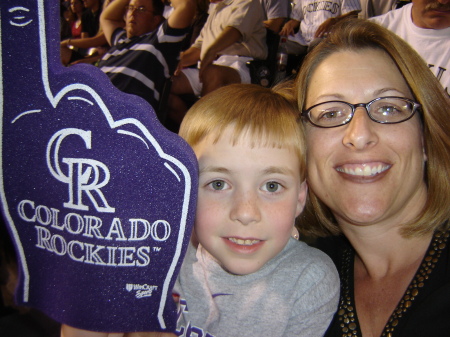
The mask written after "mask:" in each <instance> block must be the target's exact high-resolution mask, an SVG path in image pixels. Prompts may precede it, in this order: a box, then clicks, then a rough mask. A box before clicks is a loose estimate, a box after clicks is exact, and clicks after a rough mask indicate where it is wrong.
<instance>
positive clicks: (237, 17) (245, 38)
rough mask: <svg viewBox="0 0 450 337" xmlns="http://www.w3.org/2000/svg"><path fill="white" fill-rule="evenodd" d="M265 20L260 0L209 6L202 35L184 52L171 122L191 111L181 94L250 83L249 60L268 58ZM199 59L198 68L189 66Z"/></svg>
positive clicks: (175, 79) (175, 80) (226, 0)
mask: <svg viewBox="0 0 450 337" xmlns="http://www.w3.org/2000/svg"><path fill="white" fill-rule="evenodd" d="M263 21H264V13H263V9H262V6H261V3H260V2H259V0H235V1H230V0H223V1H217V2H216V3H212V4H211V5H210V13H209V16H208V19H207V21H206V23H205V25H204V26H203V29H202V30H201V32H200V36H199V37H198V38H197V40H196V41H195V43H194V44H193V45H192V46H191V47H190V48H189V49H188V50H186V51H185V52H183V53H181V56H180V62H179V65H178V68H177V70H176V71H175V76H174V77H173V82H172V88H171V93H170V96H169V100H168V102H169V105H168V115H169V118H170V120H171V121H173V122H175V123H176V124H179V123H181V121H182V119H183V117H184V115H185V113H186V111H187V110H188V106H187V104H186V103H185V102H184V100H183V99H182V97H181V95H185V94H191V95H192V94H193V95H195V96H204V95H206V94H207V93H209V92H212V91H214V90H216V89H217V88H220V87H222V86H224V85H228V84H232V83H250V82H251V79H250V71H249V68H248V66H247V62H248V61H250V60H252V59H253V58H257V59H265V58H266V57H267V46H266V43H265V38H266V30H265V28H264V25H263ZM198 61H200V67H199V68H188V67H189V66H192V65H195V64H197V63H198Z"/></svg>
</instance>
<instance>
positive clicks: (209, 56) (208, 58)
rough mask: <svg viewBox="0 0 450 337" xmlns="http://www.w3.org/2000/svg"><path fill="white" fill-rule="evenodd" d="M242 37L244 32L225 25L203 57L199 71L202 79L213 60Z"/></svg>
mask: <svg viewBox="0 0 450 337" xmlns="http://www.w3.org/2000/svg"><path fill="white" fill-rule="evenodd" d="M240 39H242V34H241V32H240V31H239V30H238V29H236V28H234V27H231V26H228V27H225V29H224V30H223V31H222V33H220V35H219V36H218V37H217V39H216V40H215V41H214V42H213V43H212V44H211V46H210V47H209V48H208V50H207V51H206V53H205V54H204V55H203V58H202V59H201V63H200V73H199V76H200V80H201V79H202V74H203V72H204V70H205V69H206V68H207V67H208V66H209V65H210V64H212V63H213V61H214V60H215V59H216V58H217V55H219V53H220V52H221V51H222V50H224V49H225V48H227V47H229V46H231V45H232V44H233V43H235V42H238V41H239V40H240Z"/></svg>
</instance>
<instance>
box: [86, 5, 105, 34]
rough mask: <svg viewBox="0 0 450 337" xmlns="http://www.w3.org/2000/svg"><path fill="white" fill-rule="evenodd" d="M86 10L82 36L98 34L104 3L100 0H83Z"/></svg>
mask: <svg viewBox="0 0 450 337" xmlns="http://www.w3.org/2000/svg"><path fill="white" fill-rule="evenodd" d="M83 3H84V7H85V8H86V10H85V11H84V12H83V16H82V19H81V20H82V21H83V34H82V37H92V36H95V35H97V33H98V31H99V28H100V15H101V14H102V4H101V2H100V0H83Z"/></svg>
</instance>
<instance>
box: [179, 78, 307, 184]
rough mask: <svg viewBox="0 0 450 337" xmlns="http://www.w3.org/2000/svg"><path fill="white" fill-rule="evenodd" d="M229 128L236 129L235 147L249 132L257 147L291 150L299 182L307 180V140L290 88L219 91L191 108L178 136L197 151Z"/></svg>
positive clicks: (236, 87) (240, 87)
mask: <svg viewBox="0 0 450 337" xmlns="http://www.w3.org/2000/svg"><path fill="white" fill-rule="evenodd" d="M229 126H231V127H233V139H232V142H233V144H236V143H237V142H238V141H239V139H240V137H242V136H243V135H244V134H246V133H247V132H249V133H250V135H251V137H252V139H253V141H254V143H253V145H254V146H263V147H266V146H267V147H274V148H288V149H290V150H292V151H293V152H294V153H295V155H297V156H298V159H299V163H300V167H299V170H300V171H299V174H300V178H301V179H302V180H304V179H305V175H306V164H305V156H306V145H305V138H304V134H303V130H302V128H301V127H299V120H298V109H297V105H296V103H295V100H294V99H293V96H292V91H291V90H289V88H287V87H283V86H279V87H277V88H274V89H267V88H264V87H261V86H258V85H253V84H231V85H228V86H225V87H222V88H220V89H217V90H215V91H213V92H212V93H210V94H208V95H206V96H204V97H202V98H201V99H200V100H199V101H197V102H196V103H195V104H194V105H193V106H192V108H191V109H190V110H189V111H188V113H187V114H186V116H185V117H184V119H183V122H182V123H181V126H180V131H179V135H180V136H181V137H182V138H183V139H184V140H186V141H187V143H188V144H189V145H191V146H192V147H194V148H195V146H196V145H197V144H198V143H200V142H201V141H202V140H203V139H204V138H205V137H207V136H209V135H214V136H215V139H214V142H217V141H218V140H219V138H220V136H221V135H222V132H223V131H224V130H225V129H226V128H227V127H229Z"/></svg>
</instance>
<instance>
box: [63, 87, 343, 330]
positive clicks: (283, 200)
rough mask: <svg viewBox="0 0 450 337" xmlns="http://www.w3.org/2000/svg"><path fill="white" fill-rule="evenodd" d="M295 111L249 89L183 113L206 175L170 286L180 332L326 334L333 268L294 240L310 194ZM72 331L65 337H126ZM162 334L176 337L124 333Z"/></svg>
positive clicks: (277, 96) (183, 131) (279, 98)
mask: <svg viewBox="0 0 450 337" xmlns="http://www.w3.org/2000/svg"><path fill="white" fill-rule="evenodd" d="M286 96H287V95H286ZM297 114H298V111H297V110H296V107H295V105H294V103H293V102H292V101H290V99H289V98H288V97H285V96H284V94H283V93H282V92H281V91H280V92H276V91H274V90H271V89H266V88H263V87H260V86H257V85H251V84H232V85H228V86H225V87H222V88H220V89H218V90H216V91H214V92H212V93H210V94H208V95H206V96H205V97H203V98H201V99H200V100H199V101H198V102H197V103H196V104H194V106H193V107H192V108H191V109H190V110H189V112H188V113H187V114H186V117H185V118H184V120H183V122H182V124H181V127H180V136H181V137H182V138H184V139H185V140H186V141H187V142H188V144H189V145H191V146H192V148H193V149H194V152H195V154H196V156H197V159H198V162H199V172H200V176H199V191H198V202H197V213H196V220H195V225H194V233H193V234H192V240H191V244H190V245H189V247H188V251H187V253H186V256H185V259H184V262H183V266H182V267H181V271H180V275H179V277H178V280H177V282H176V284H175V288H174V298H175V299H176V300H177V301H178V304H179V319H178V331H177V332H176V335H178V336H191V337H193V336H195V337H200V336H203V337H213V336H215V337H240V336H246V337H261V336H271V337H276V336H280V337H289V336H296V337H301V336H303V337H314V336H322V335H323V333H324V332H325V330H326V329H327V327H328V324H329V323H330V321H331V319H332V317H333V314H334V313H335V311H336V308H337V304H338V297H339V278H338V274H337V271H336V269H335V267H334V264H333V263H332V262H331V260H330V259H329V258H328V256H326V255H325V254H324V253H322V252H320V251H319V250H316V249H314V248H311V247H309V246H307V245H306V244H305V243H303V242H299V241H297V240H295V239H293V238H291V236H294V237H296V238H298V236H297V230H296V229H295V227H294V222H295V218H296V217H297V216H298V215H299V214H300V213H301V211H302V210H303V207H304V205H305V200H306V195H307V187H306V183H305V181H304V180H305V171H306V165H305V140H304V135H303V132H302V129H301V126H299V125H298V124H297ZM130 315H132V312H130ZM69 328H70V327H67V326H66V331H65V334H63V336H64V337H115V336H118V337H119V336H123V334H109V335H108V334H102V333H91V334H87V333H86V332H83V333H84V334H80V332H82V331H78V332H77V331H75V330H76V329H73V328H70V330H69ZM74 332H76V333H74ZM163 335H164V336H175V335H173V334H169V333H167V334H158V333H150V332H147V333H134V334H126V335H125V336H136V337H137V336H145V337H159V336H163Z"/></svg>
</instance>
